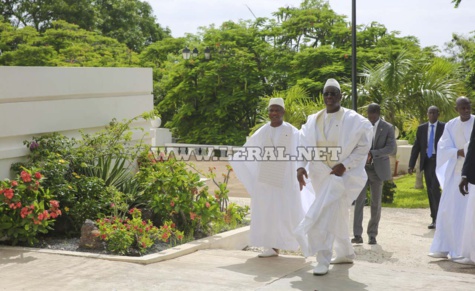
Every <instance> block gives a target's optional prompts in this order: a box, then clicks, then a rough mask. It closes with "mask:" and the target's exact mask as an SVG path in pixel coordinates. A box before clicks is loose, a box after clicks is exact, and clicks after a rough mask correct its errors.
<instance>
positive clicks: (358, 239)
mask: <svg viewBox="0 0 475 291" xmlns="http://www.w3.org/2000/svg"><path fill="white" fill-rule="evenodd" d="M351 243H352V244H362V243H363V238H362V237H361V236H359V235H355V237H354V238H352V239H351Z"/></svg>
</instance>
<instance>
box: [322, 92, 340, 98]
mask: <svg viewBox="0 0 475 291" xmlns="http://www.w3.org/2000/svg"><path fill="white" fill-rule="evenodd" d="M337 95H338V92H324V93H323V96H325V97H328V96H332V97H336V96H337Z"/></svg>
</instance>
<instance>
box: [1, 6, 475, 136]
mask: <svg viewBox="0 0 475 291" xmlns="http://www.w3.org/2000/svg"><path fill="white" fill-rule="evenodd" d="M459 2H460V1H459ZM454 3H455V2H454ZM456 4H458V3H456ZM0 8H1V10H0V13H1V14H0V65H7V66H87V67H128V66H136V67H137V66H140V67H151V68H153V81H154V87H153V94H154V103H155V106H156V109H157V110H158V111H159V112H160V114H161V116H162V120H163V121H164V124H165V126H166V127H168V128H170V129H171V130H172V132H173V135H174V137H176V138H177V140H178V141H181V142H190V143H208V144H231V145H241V144H242V143H243V142H244V141H245V137H246V136H247V135H248V134H249V132H250V131H251V130H252V128H255V126H256V124H260V123H262V122H263V121H265V120H266V114H265V112H263V109H262V108H263V107H262V106H264V107H265V105H262V104H263V102H264V103H265V100H266V98H268V97H269V96H277V95H280V94H282V96H284V97H286V98H287V99H288V100H298V102H297V101H295V102H297V103H298V104H295V106H292V108H294V109H295V110H292V112H293V113H292V115H289V114H290V113H289V114H288V116H286V118H289V119H292V120H295V124H298V123H299V122H302V121H301V118H302V116H304V115H305V114H307V113H303V115H301V114H299V113H298V111H300V110H301V111H302V112H308V111H307V110H315V108H316V107H315V106H314V104H315V103H317V104H319V103H318V102H319V100H321V99H320V98H321V92H322V89H323V84H324V83H325V81H326V79H328V78H335V79H337V80H339V81H340V83H341V84H342V91H343V95H344V99H343V105H344V106H347V107H351V99H352V92H351V25H352V24H351V23H350V22H349V21H348V20H347V17H346V16H344V15H339V14H337V13H335V11H333V10H332V9H331V7H330V5H329V4H328V2H327V1H323V0H304V1H302V3H301V5H300V7H296V8H289V7H283V8H280V9H278V10H277V11H276V12H275V13H274V14H273V16H272V17H271V18H257V19H253V20H241V21H239V22H232V21H228V22H224V23H222V24H221V25H219V26H217V25H210V26H208V27H201V28H200V31H199V33H197V34H187V35H186V36H185V37H179V38H174V37H171V36H170V31H169V29H168V28H162V26H160V24H159V23H158V22H157V19H156V18H155V17H154V16H153V11H152V9H151V7H150V5H149V4H148V3H147V2H146V1H138V0H75V1H73V0H35V1H24V0H4V1H2V2H1V3H0ZM356 28H357V51H358V64H357V66H358V67H357V71H358V73H359V77H358V84H357V85H358V95H359V98H358V106H359V108H360V109H363V108H365V106H366V105H367V104H369V103H372V102H377V103H380V104H381V105H382V115H383V116H384V117H385V118H386V119H387V120H388V121H390V122H392V123H394V124H396V125H397V126H398V127H399V128H400V129H401V130H402V132H403V134H405V131H406V128H405V126H404V124H406V122H407V120H416V121H422V120H424V119H425V112H426V109H427V107H428V106H430V105H437V106H439V108H440V109H441V113H442V114H441V117H442V118H443V119H445V120H447V119H448V118H450V117H452V116H453V115H454V111H453V102H454V98H456V97H458V96H460V95H465V96H468V97H473V94H474V92H475V85H474V84H475V34H471V35H469V36H468V37H467V36H461V35H457V34H454V35H453V39H452V41H451V43H450V44H449V45H448V46H447V53H448V55H445V56H438V53H439V51H438V50H437V48H436V47H426V48H421V47H420V44H419V41H418V39H417V38H415V37H413V36H406V37H401V36H399V32H395V31H389V30H388V29H387V28H386V27H385V26H384V24H382V23H378V22H371V23H369V24H366V25H358V26H357V27H356ZM185 47H188V48H189V49H191V50H193V49H194V48H196V49H197V50H198V54H197V55H196V56H192V57H191V58H190V59H188V60H184V59H183V58H182V50H183V49H184V48H185ZM205 49H206V50H207V51H209V52H210V54H211V58H210V59H206V58H205V57H204V54H203V52H204V51H205ZM296 95H299V96H298V97H295V96H296ZM287 96H288V97H287ZM307 101H310V102H307ZM286 102H290V101H286ZM312 103H313V104H312ZM289 108H290V107H289ZM302 112H301V113H302ZM361 112H362V113H364V112H365V110H361ZM410 130H412V129H411V128H408V129H407V131H410Z"/></svg>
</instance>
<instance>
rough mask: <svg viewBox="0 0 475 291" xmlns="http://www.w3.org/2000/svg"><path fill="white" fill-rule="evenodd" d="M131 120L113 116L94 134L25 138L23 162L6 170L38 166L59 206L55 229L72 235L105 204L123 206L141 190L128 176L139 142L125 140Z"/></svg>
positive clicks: (104, 209) (98, 214)
mask: <svg viewBox="0 0 475 291" xmlns="http://www.w3.org/2000/svg"><path fill="white" fill-rule="evenodd" d="M150 114H151V113H150ZM150 114H145V115H144V117H147V118H148V116H149V115H150ZM137 118H138V117H137ZM134 120H135V119H131V120H128V121H125V122H117V121H115V120H113V121H112V122H111V123H110V124H109V126H107V127H106V128H104V129H103V130H101V131H98V132H96V133H94V134H84V133H82V139H81V140H75V139H69V138H67V137H65V136H62V135H60V134H58V133H52V134H46V135H43V136H40V137H33V140H32V141H25V145H26V146H27V147H28V148H29V149H30V155H29V157H28V161H27V162H26V163H24V164H22V163H19V164H14V165H12V170H13V171H16V172H18V171H20V170H21V167H22V166H27V167H38V168H41V169H42V171H43V173H44V175H45V176H46V177H47V178H48V179H46V181H45V183H44V187H45V189H49V190H50V191H51V194H52V195H53V196H54V197H55V199H57V200H59V201H60V203H61V205H62V206H63V207H64V215H63V217H62V218H61V220H60V222H61V224H59V223H58V225H57V226H58V227H59V226H60V225H61V226H62V228H65V229H61V231H65V232H67V233H69V234H77V233H79V232H80V229H81V226H82V224H83V223H84V221H85V220H86V219H88V218H89V219H96V218H98V217H104V216H106V215H107V214H108V213H110V211H111V203H116V204H117V205H119V204H120V205H122V207H124V204H128V203H130V204H134V203H135V201H136V200H137V199H138V197H139V196H140V195H141V192H140V189H139V185H138V184H137V183H135V180H133V179H132V177H133V174H134V163H135V160H136V158H137V156H138V155H139V154H138V153H139V152H141V151H142V150H143V149H144V148H145V147H144V145H143V144H142V143H141V142H138V143H136V144H135V146H132V145H130V141H131V129H130V124H131V123H132V122H133V121H134ZM121 191H122V192H121ZM125 191H127V192H125ZM119 200H121V201H119ZM126 208H127V209H122V211H127V210H128V207H126ZM58 231H60V229H59V228H58Z"/></svg>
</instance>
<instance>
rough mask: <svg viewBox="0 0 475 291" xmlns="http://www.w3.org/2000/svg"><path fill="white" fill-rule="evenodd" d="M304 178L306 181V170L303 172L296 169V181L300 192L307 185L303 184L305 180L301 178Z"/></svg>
mask: <svg viewBox="0 0 475 291" xmlns="http://www.w3.org/2000/svg"><path fill="white" fill-rule="evenodd" d="M304 176H305V178H307V179H308V175H307V170H305V168H298V169H297V180H298V181H299V186H300V191H302V189H303V186H305V185H307V184H306V183H305V179H304V178H303V177H304Z"/></svg>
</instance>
